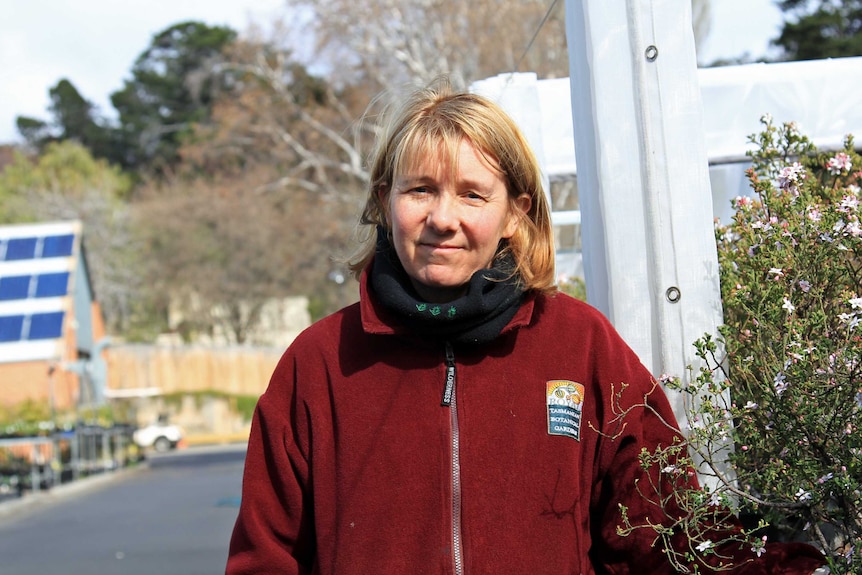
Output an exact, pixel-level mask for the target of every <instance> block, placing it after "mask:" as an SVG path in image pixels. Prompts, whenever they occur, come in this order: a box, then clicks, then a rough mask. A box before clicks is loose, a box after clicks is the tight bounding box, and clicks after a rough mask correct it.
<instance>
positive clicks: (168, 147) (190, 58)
mask: <svg viewBox="0 0 862 575" xmlns="http://www.w3.org/2000/svg"><path fill="white" fill-rule="evenodd" d="M235 38H236V32H235V31H233V30H232V29H230V28H228V27H223V26H212V27H211V26H207V25H206V24H203V23H202V22H183V23H180V24H176V25H173V26H171V27H169V28H167V29H165V30H163V31H162V32H159V33H158V34H156V35H155V36H154V37H153V39H152V41H151V42H150V46H149V47H148V48H147V49H146V50H145V51H144V52H143V53H142V54H141V55H140V56H138V59H137V60H136V61H135V64H134V66H133V67H132V71H131V72H132V77H131V79H129V80H127V81H126V82H125V85H124V87H123V89H122V90H119V91H117V92H114V93H113V94H112V95H111V103H112V104H113V106H114V108H116V109H117V111H118V112H119V118H120V132H121V138H122V146H123V148H124V158H123V160H122V165H124V166H126V167H130V168H141V167H145V166H148V167H156V168H166V167H169V166H171V165H173V164H175V163H176V162H177V160H178V155H177V151H178V149H179V146H180V145H181V143H182V140H183V138H184V137H186V136H188V135H189V134H191V132H192V129H193V125H194V123H196V122H201V121H204V120H206V119H207V118H208V117H209V114H210V109H211V107H212V105H213V103H214V101H215V98H216V96H217V94H218V92H219V90H221V89H223V88H224V86H225V85H226V76H225V72H224V71H223V70H222V67H221V66H220V63H221V60H222V51H223V50H224V49H225V48H226V47H227V46H228V45H229V44H230V43H231V42H232V41H233V40H234V39H235Z"/></svg>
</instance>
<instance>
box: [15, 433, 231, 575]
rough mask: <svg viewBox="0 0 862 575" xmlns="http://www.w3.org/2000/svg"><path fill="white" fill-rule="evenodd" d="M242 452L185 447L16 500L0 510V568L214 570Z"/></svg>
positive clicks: (108, 574) (183, 573) (221, 555)
mask: <svg viewBox="0 0 862 575" xmlns="http://www.w3.org/2000/svg"><path fill="white" fill-rule="evenodd" d="M244 458H245V449H244V446H224V447H217V448H216V447H206V448H189V449H184V450H180V451H176V452H173V453H169V454H165V455H154V456H152V457H151V458H150V459H149V461H148V464H147V465H145V466H143V467H141V468H140V469H136V470H130V471H122V472H120V473H118V474H116V475H115V476H114V477H110V478H109V477H102V478H99V479H98V480H91V479H87V480H84V481H82V482H80V484H81V486H77V485H76V486H73V487H71V488H70V487H68V486H63V487H60V488H57V489H55V490H54V492H52V493H50V494H45V495H40V496H36V497H34V498H33V501H32V504H25V503H26V502H25V501H22V502H20V503H22V504H19V505H18V506H17V509H15V510H13V511H8V510H7V512H5V513H2V514H0V558H2V559H0V572H2V573H3V575H30V574H34V575H35V574H37V573H38V574H44V573H56V574H64V575H66V574H68V575H78V574H82V575H83V574H99V575H113V574H118V575H120V574H122V575H138V574H140V575H144V574H146V575H153V574H159V575H173V574H175V575H197V574H201V575H213V574H217V573H224V565H225V560H226V558H227V547H228V541H229V539H230V533H231V529H232V527H233V523H234V520H235V519H236V514H237V506H238V504H239V498H240V487H241V481H242V466H243V460H244ZM88 482H90V483H91V484H90V485H85V484H86V483H88ZM16 503H17V502H16Z"/></svg>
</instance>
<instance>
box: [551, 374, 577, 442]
mask: <svg viewBox="0 0 862 575" xmlns="http://www.w3.org/2000/svg"><path fill="white" fill-rule="evenodd" d="M545 393H546V398H547V402H548V434H549V435H566V436H568V437H571V438H572V439H574V440H576V441H580V440H581V412H582V411H583V409H584V386H583V385H581V384H580V383H575V382H574V381H567V380H565V379H554V380H551V381H549V382H547V390H546V392H545Z"/></svg>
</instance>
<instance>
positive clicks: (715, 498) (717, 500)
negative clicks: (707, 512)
mask: <svg viewBox="0 0 862 575" xmlns="http://www.w3.org/2000/svg"><path fill="white" fill-rule="evenodd" d="M709 504H710V505H711V506H713V507H718V506H719V505H721V497H720V496H719V495H718V493H713V494H712V495H711V496H710V498H709Z"/></svg>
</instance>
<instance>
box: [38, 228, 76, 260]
mask: <svg viewBox="0 0 862 575" xmlns="http://www.w3.org/2000/svg"><path fill="white" fill-rule="evenodd" d="M74 245H75V236H74V235H73V234H63V235H61V236H48V237H46V238H45V239H44V240H43V244H42V257H43V258H58V257H68V256H71V255H72V248H73V247H74Z"/></svg>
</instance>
